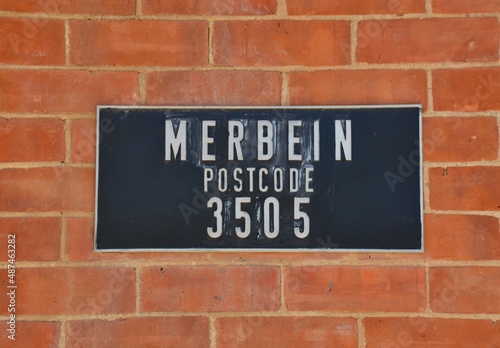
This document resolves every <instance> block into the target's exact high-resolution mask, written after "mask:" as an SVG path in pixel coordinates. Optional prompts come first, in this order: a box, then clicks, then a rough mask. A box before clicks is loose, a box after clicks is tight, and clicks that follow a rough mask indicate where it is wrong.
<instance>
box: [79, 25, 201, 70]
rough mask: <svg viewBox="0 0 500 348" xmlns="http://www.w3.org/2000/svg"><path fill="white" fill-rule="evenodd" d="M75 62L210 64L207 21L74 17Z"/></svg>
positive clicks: (89, 63) (98, 63) (153, 64)
mask: <svg viewBox="0 0 500 348" xmlns="http://www.w3.org/2000/svg"><path fill="white" fill-rule="evenodd" d="M70 33H71V34H70V47H71V62H72V63H73V64H76V65H150V66H192V65H206V64H208V24H207V23H206V22H201V21H177V22H176V21H158V20H154V21H153V20H143V21H137V20H125V21H123V20H98V21H88V20H74V21H71V22H70Z"/></svg>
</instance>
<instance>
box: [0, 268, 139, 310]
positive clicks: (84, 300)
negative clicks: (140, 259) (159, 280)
mask: <svg viewBox="0 0 500 348" xmlns="http://www.w3.org/2000/svg"><path fill="white" fill-rule="evenodd" d="M0 275H1V278H0V280H1V282H2V285H3V287H4V288H6V286H7V284H6V282H7V279H9V278H7V271H6V270H0ZM16 279H17V281H18V282H19V286H18V288H17V289H16V312H18V313H22V314H23V315H60V314H68V315H71V314H93V315H98V314H112V313H132V312H134V311H135V272H134V269H132V268H111V267H110V268H107V267H106V268H104V267H92V268H90V267H69V268H59V267H58V268H18V269H17V272H16ZM3 297H6V296H3ZM1 301H2V304H3V302H5V301H7V299H2V300H1ZM6 312H7V305H3V306H2V308H0V313H1V315H6Z"/></svg>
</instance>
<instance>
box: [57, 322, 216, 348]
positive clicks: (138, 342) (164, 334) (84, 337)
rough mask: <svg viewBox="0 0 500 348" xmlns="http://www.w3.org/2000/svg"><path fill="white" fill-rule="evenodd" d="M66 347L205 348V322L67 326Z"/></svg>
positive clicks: (84, 323) (103, 323)
mask: <svg viewBox="0 0 500 348" xmlns="http://www.w3.org/2000/svg"><path fill="white" fill-rule="evenodd" d="M66 330H67V333H66V347H100V348H115V347H121V348H127V347H130V348H135V347H208V346H210V339H209V329H208V318H202V317H161V318H158V317H147V318H127V319H116V320H111V321H110V320H79V321H69V322H68V323H67V329H66Z"/></svg>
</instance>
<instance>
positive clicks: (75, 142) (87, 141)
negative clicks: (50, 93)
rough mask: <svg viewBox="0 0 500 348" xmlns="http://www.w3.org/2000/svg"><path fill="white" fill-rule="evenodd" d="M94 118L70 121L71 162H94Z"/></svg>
mask: <svg viewBox="0 0 500 348" xmlns="http://www.w3.org/2000/svg"><path fill="white" fill-rule="evenodd" d="M95 145H96V120H94V119H80V120H78V119H77V120H72V121H71V162H86V163H95V156H96V149H95Z"/></svg>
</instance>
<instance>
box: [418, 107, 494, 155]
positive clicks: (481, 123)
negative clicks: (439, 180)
mask: <svg viewBox="0 0 500 348" xmlns="http://www.w3.org/2000/svg"><path fill="white" fill-rule="evenodd" d="M423 153H424V160H425V161H429V162H464V161H482V160H496V159H497V157H498V127H497V120H496V118H495V117H429V118H427V117H426V118H424V119H423Z"/></svg>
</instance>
